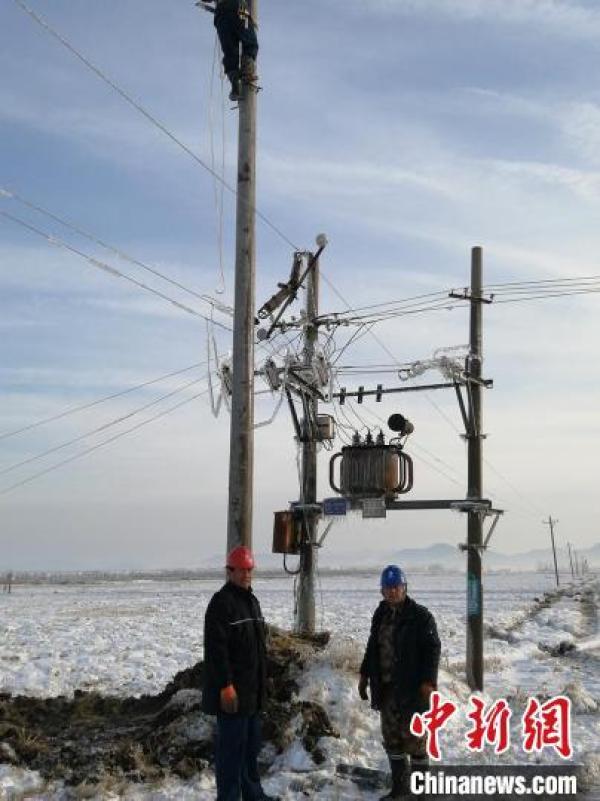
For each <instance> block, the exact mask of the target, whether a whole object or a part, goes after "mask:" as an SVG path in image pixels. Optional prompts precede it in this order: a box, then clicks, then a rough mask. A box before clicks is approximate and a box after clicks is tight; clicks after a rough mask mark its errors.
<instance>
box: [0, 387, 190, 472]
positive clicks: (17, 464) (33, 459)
mask: <svg viewBox="0 0 600 801" xmlns="http://www.w3.org/2000/svg"><path fill="white" fill-rule="evenodd" d="M205 380H206V376H203V377H202V378H195V379H194V380H193V381H188V382H187V383H186V384H183V385H182V386H180V387H178V388H177V389H174V390H171V392H167V393H166V394H165V395H161V397H160V398H156V399H155V400H153V401H150V402H149V403H145V404H144V405H143V406H139V407H138V408H137V409H133V411H131V412H127V414H123V415H121V416H120V417H117V418H115V419H114V420H111V421H110V422H108V423H103V424H102V425H101V426H98V427H97V428H94V429H92V430H91V431H86V432H85V434H79V435H78V436H77V437H73V438H72V439H70V440H68V441H67V442H63V443H61V444H60V445H54V446H53V447H52V448H48V449H47V450H45V451H43V452H42V453H38V454H36V455H35V456H29V457H28V458H27V459H23V460H22V461H20V462H15V463H14V464H11V465H9V466H8V467H4V468H2V469H0V476H2V475H5V474H6V473H11V472H12V471H13V470H18V469H19V468H20V467H24V466H25V465H27V464H31V463H32V462H36V461H37V460H38V459H43V458H45V457H46V456H50V454H52V453H56V452H57V451H60V450H63V449H64V448H68V447H69V446H70V445H75V443H77V442H81V440H83V439H87V438H88V437H92V436H94V435H95V434H99V433H100V432H102V431H106V429H108V428H112V427H113V426H116V425H119V423H123V422H125V420H129V419H130V418H131V417H135V415H136V414H140V412H144V411H146V409H150V408H151V407H152V406H156V405H157V404H159V403H162V401H164V400H167V399H168V398H172V397H173V396H174V395H178V394H179V393H180V392H183V391H184V390H186V389H188V388H189V387H191V386H194V384H199V383H200V382H201V381H205Z"/></svg>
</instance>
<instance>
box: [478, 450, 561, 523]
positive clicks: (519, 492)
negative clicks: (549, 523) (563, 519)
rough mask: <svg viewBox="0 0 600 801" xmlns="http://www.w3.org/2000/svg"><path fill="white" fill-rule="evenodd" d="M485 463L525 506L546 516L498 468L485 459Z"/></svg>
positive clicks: (537, 513)
mask: <svg viewBox="0 0 600 801" xmlns="http://www.w3.org/2000/svg"><path fill="white" fill-rule="evenodd" d="M483 462H484V464H485V465H486V467H489V468H490V470H491V471H492V472H493V473H495V474H496V475H497V476H498V478H500V479H501V480H502V481H504V483H505V484H506V486H507V487H509V488H510V489H511V490H512V491H513V492H514V493H515V495H518V497H519V498H521V500H522V501H524V502H525V504H526V505H527V506H528V507H529V509H531V510H532V512H535V514H536V515H540V514H541V515H544V514H546V513H545V511H544V510H542V508H541V507H540V506H537V504H535V503H533V502H532V501H530V500H529V498H527V496H526V495H523V493H522V492H521V491H520V490H518V489H517V488H516V487H515V485H514V484H513V483H512V482H511V481H509V480H508V479H507V478H506V476H504V475H503V474H502V473H501V472H500V471H499V470H498V469H497V468H496V467H494V465H493V464H490V462H489V461H488V460H487V459H486V458H485V457H483Z"/></svg>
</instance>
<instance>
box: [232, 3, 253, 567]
mask: <svg viewBox="0 0 600 801" xmlns="http://www.w3.org/2000/svg"><path fill="white" fill-rule="evenodd" d="M247 2H248V5H249V11H250V15H251V17H252V19H253V20H254V24H255V25H256V23H257V20H258V0H247ZM243 58H245V57H243ZM242 71H243V72H245V71H246V70H245V69H244V64H243V63H242ZM257 91H258V90H257V88H256V87H255V86H252V85H251V84H250V83H249V82H248V81H245V80H243V81H242V96H241V98H240V101H239V135H238V170H237V212H236V215H237V216H236V220H237V222H236V246H235V296H234V316H233V364H232V395H231V429H230V441H229V505H228V516H227V552H229V551H230V550H231V549H232V548H235V546H236V545H247V546H248V547H249V548H251V547H252V493H253V486H254V481H253V479H254V475H253V474H254V292H255V273H256V240H255V227H256V225H255V224H256V94H257Z"/></svg>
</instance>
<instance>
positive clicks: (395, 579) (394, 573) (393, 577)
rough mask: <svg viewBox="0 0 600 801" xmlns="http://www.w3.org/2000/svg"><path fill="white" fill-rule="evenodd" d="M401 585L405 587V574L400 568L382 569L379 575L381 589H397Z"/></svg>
mask: <svg viewBox="0 0 600 801" xmlns="http://www.w3.org/2000/svg"><path fill="white" fill-rule="evenodd" d="M402 584H404V585H405V586H406V573H405V572H404V570H402V568H401V567H398V565H388V566H387V567H384V568H383V571H382V573H381V586H382V587H399V586H400V585H402Z"/></svg>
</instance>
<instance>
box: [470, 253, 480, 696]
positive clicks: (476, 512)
mask: <svg viewBox="0 0 600 801" xmlns="http://www.w3.org/2000/svg"><path fill="white" fill-rule="evenodd" d="M481 263H482V257H481V248H480V247H475V248H473V249H472V251H471V297H470V300H471V316H470V330H471V333H470V344H469V355H468V356H467V371H466V372H467V377H468V382H469V383H468V384H467V390H468V398H469V420H470V426H469V429H470V430H469V432H468V433H467V448H468V490H467V499H468V500H470V501H475V502H477V501H480V500H481V498H482V497H483V475H482V453H481V443H482V439H483V434H482V413H481V366H482V362H483V353H482V325H481V323H482V304H483V299H482V295H481V290H482V264H481ZM467 517H468V520H467V681H468V683H469V687H471V689H473V690H483V590H482V585H481V553H482V550H483V513H482V511H481V509H478V508H474V509H472V510H470V511H469V512H468V513H467Z"/></svg>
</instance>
